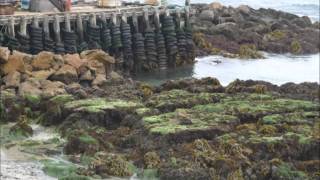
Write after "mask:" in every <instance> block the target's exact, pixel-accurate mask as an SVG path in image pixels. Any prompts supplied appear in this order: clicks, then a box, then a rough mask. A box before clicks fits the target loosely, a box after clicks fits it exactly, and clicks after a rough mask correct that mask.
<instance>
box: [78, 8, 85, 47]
mask: <svg viewBox="0 0 320 180" xmlns="http://www.w3.org/2000/svg"><path fill="white" fill-rule="evenodd" d="M77 33H78V36H79V39H80V42H83V41H84V34H83V23H82V17H81V14H80V13H78V14H77Z"/></svg>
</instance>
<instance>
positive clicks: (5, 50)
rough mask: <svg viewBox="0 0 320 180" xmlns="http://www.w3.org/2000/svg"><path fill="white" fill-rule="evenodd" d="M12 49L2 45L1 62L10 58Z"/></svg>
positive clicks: (0, 49) (3, 62) (5, 61)
mask: <svg viewBox="0 0 320 180" xmlns="http://www.w3.org/2000/svg"><path fill="white" fill-rule="evenodd" d="M9 55H10V50H9V49H8V48H7V47H0V64H5V63H7V62H8V60H9Z"/></svg>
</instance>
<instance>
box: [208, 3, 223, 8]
mask: <svg viewBox="0 0 320 180" xmlns="http://www.w3.org/2000/svg"><path fill="white" fill-rule="evenodd" d="M209 7H210V9H213V10H218V9H223V5H222V4H221V3H219V2H213V3H211V4H210V5H209Z"/></svg>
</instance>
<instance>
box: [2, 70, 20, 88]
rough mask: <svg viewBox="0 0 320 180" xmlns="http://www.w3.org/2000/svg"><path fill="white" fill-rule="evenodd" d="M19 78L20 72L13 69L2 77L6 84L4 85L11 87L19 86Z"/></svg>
mask: <svg viewBox="0 0 320 180" xmlns="http://www.w3.org/2000/svg"><path fill="white" fill-rule="evenodd" d="M20 80H21V73H19V72H18V71H14V72H11V73H9V74H8V75H6V76H5V77H4V83H5V84H6V87H9V88H10V87H13V88H16V87H18V86H19V84H20Z"/></svg>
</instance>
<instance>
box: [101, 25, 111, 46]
mask: <svg viewBox="0 0 320 180" xmlns="http://www.w3.org/2000/svg"><path fill="white" fill-rule="evenodd" d="M101 44H102V49H103V50H104V51H105V52H109V51H110V48H111V46H112V43H111V34H110V29H109V27H108V24H107V23H106V22H102V28H101Z"/></svg>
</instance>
